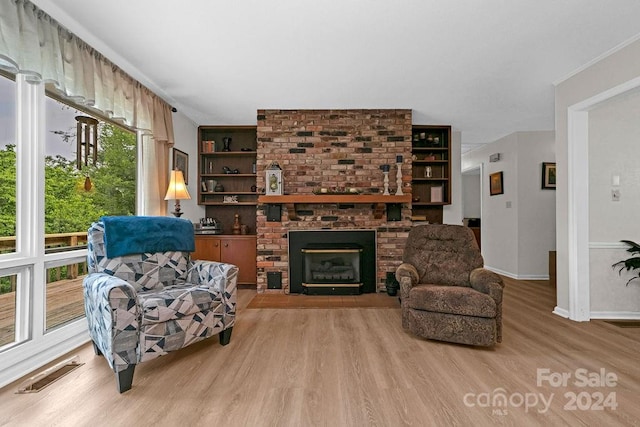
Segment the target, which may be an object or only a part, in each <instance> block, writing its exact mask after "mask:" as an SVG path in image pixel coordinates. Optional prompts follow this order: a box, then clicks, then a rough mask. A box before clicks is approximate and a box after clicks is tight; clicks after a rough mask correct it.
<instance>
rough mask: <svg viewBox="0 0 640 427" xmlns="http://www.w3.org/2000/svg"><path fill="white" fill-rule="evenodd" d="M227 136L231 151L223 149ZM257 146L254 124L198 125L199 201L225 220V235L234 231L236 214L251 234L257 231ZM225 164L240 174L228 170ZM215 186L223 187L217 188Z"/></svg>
mask: <svg viewBox="0 0 640 427" xmlns="http://www.w3.org/2000/svg"><path fill="white" fill-rule="evenodd" d="M225 138H230V139H231V142H230V144H229V151H223V149H224V144H223V141H224V139H225ZM210 141H213V143H211V142H210ZM256 149H257V140H256V127H255V126H200V127H199V128H198V204H200V205H203V206H205V207H206V208H205V216H207V217H213V218H216V219H218V220H219V221H220V222H221V223H222V229H223V233H224V234H231V229H232V226H233V221H234V216H235V214H238V215H240V222H241V223H242V224H243V225H247V226H249V233H250V234H255V232H256V206H257V204H258V200H257V199H258V193H257V192H256V191H255V185H256V173H255V164H256V155H257V153H256ZM225 167H227V168H228V169H229V170H230V171H234V170H237V172H238V173H225V171H224V168H225ZM216 185H218V186H219V185H221V186H222V187H223V190H220V191H215V190H216ZM252 187H253V188H252ZM218 189H220V188H219V187H218Z"/></svg>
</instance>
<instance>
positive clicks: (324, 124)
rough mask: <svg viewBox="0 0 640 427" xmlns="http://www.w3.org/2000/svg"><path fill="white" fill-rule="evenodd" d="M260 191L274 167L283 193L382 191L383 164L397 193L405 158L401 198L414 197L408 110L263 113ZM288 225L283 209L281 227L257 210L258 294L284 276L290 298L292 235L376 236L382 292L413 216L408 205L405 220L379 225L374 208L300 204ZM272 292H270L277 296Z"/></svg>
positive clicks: (260, 115)
mask: <svg viewBox="0 0 640 427" xmlns="http://www.w3.org/2000/svg"><path fill="white" fill-rule="evenodd" d="M257 137H258V150H257V151H258V152H257V170H258V177H257V187H258V191H261V189H263V188H264V187H265V173H264V171H265V169H266V168H267V167H268V166H269V165H270V164H271V163H272V162H273V161H276V162H278V164H279V165H280V167H281V168H282V169H283V177H284V179H283V180H284V191H285V194H310V193H312V192H313V190H315V189H319V188H327V189H334V188H336V189H342V188H350V187H355V188H358V189H359V190H360V191H363V192H378V191H379V192H380V193H382V191H383V178H384V176H383V173H382V171H381V169H380V166H381V165H383V164H390V165H391V172H390V175H389V181H390V185H389V187H390V191H391V193H392V194H393V193H394V192H395V189H396V172H397V168H396V156H398V155H401V156H402V158H403V163H402V168H401V170H402V181H403V192H404V193H408V192H410V191H411V188H410V184H411V110H409V109H400V110H390V109H389V110H387V109H384V110H258V129H257ZM297 209H298V211H297V220H296V221H290V220H289V218H288V214H287V211H286V207H285V206H284V205H283V206H282V211H283V212H282V218H281V221H280V222H268V221H267V218H266V213H265V209H264V207H262V206H259V207H258V212H257V224H256V228H257V230H256V231H257V239H258V292H265V291H267V272H270V271H279V272H281V273H282V285H283V286H282V287H283V290H277V292H285V293H288V292H289V283H288V261H289V259H288V245H287V232H288V231H289V230H319V229H332V230H340V229H344V230H353V229H368V230H377V257H378V260H377V262H378V265H377V284H376V286H377V289H378V290H383V289H384V280H385V278H386V272H390V271H395V269H396V268H397V267H398V265H400V260H401V258H402V251H403V249H404V244H405V241H406V238H407V235H408V233H409V228H410V226H411V221H410V219H409V218H410V215H411V211H410V209H409V206H408V205H403V208H402V219H401V220H400V221H391V222H388V221H387V219H386V215H384V216H383V217H382V218H380V219H375V218H374V215H373V210H372V207H371V205H366V204H353V205H346V206H345V205H341V206H337V205H334V204H324V205H323V204H304V205H300V204H299V205H297ZM270 291H271V290H270ZM272 292H273V291H272Z"/></svg>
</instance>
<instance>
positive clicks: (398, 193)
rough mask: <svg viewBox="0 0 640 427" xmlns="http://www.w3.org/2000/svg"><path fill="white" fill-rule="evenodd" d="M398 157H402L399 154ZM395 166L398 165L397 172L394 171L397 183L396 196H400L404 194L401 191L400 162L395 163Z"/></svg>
mask: <svg viewBox="0 0 640 427" xmlns="http://www.w3.org/2000/svg"><path fill="white" fill-rule="evenodd" d="M398 157H399V158H402V157H401V156H398ZM396 166H397V167H398V172H397V173H396V184H397V185H398V188H397V189H396V196H402V195H404V193H403V192H402V163H397V164H396Z"/></svg>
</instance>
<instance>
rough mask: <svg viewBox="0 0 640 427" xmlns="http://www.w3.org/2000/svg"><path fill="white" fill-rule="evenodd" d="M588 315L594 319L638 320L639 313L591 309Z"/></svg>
mask: <svg viewBox="0 0 640 427" xmlns="http://www.w3.org/2000/svg"><path fill="white" fill-rule="evenodd" d="M589 317H591V319H594V320H596V319H604V320H640V313H638V312H637V311H592V312H591V313H589Z"/></svg>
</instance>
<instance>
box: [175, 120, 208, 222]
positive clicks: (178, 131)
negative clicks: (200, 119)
mask: <svg viewBox="0 0 640 427" xmlns="http://www.w3.org/2000/svg"><path fill="white" fill-rule="evenodd" d="M173 134H174V140H175V145H174V147H175V148H177V149H178V150H180V151H184V152H185V153H187V154H188V155H189V179H188V181H189V184H187V189H188V190H189V194H190V195H191V200H182V201H181V202H180V208H181V210H182V212H184V214H183V215H182V218H185V219H188V220H190V221H192V222H198V221H199V220H200V218H202V217H204V216H205V214H204V211H205V209H204V206H200V205H198V143H197V141H198V125H196V124H195V123H194V122H192V121H191V119H189V118H187V117H186V116H185V115H184V114H182V113H180V112H179V111H178V112H177V113H173ZM172 167H173V153H172V152H170V153H169V170H171V168H172ZM167 203H168V204H167V212H168V215H171V214H170V213H169V212H172V211H173V210H174V204H175V202H174V201H173V200H169V201H168V202H167Z"/></svg>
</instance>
